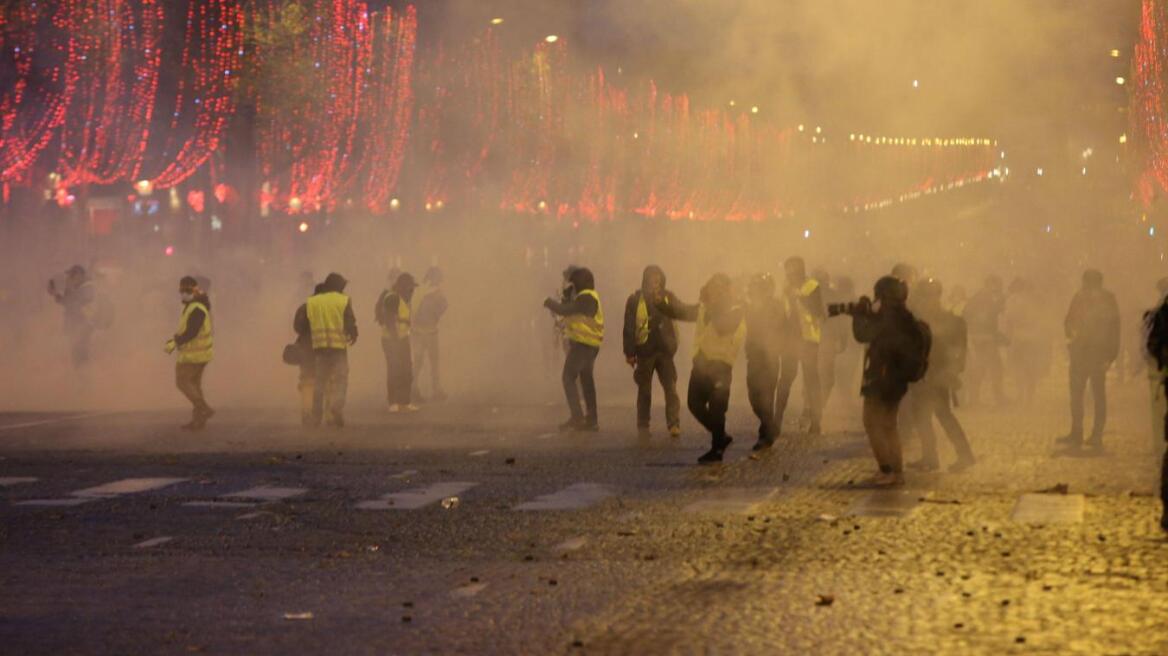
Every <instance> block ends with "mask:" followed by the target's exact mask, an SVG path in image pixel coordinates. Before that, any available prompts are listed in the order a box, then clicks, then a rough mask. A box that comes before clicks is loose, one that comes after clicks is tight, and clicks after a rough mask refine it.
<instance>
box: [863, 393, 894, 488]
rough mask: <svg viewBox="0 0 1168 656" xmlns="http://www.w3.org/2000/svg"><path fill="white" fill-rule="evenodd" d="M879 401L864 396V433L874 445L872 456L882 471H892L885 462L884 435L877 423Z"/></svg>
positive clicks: (871, 444)
mask: <svg viewBox="0 0 1168 656" xmlns="http://www.w3.org/2000/svg"><path fill="white" fill-rule="evenodd" d="M878 405H879V402H878V401H877V400H876V399H874V398H872V397H870V396H865V397H864V411H863V422H864V433H865V434H866V435H867V436H868V445H869V446H871V447H872V457H873V458H874V459H875V460H876V466H877V467H879V468H880V471H881V472H886V471H891V470H889V469H887V465H886V464H885V463H886V461H887V456H886V455H885V453H884V442H883V435H881V433H880V429H879V426H878V423H877V414H878V412H879V409H878Z"/></svg>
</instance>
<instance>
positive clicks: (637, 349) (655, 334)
mask: <svg viewBox="0 0 1168 656" xmlns="http://www.w3.org/2000/svg"><path fill="white" fill-rule="evenodd" d="M650 275H658V276H660V277H661V288H662V289H663V290H664V291H663V293H662V297H661V299H660V300H661V302H662V303H665V304H667V305H670V304H680V301H678V300H677V297H676V296H674V295H673V292H671V291H669V290H666V289H665V272H664V271H662V270H661V269H660V268H658V267H655V266H650V267H646V269H645V273H644V275H643V276H642V278H641V289H638V290H637V291H635V292H633V293H632V294H629V299H628V300H627V301H625V324H624V351H625V357H626V358H631V357H633V356H634V355H639V356H643V357H647V356H652V355H668V356H669V357H673V355H674V354H676V353H677V329H676V328H674V326H673V319H672V318H670V317H669V316H668V315H666V314H664V313H662V312H661V310H659V309H657V303H656V302H654V301H653V300H651V299H646V302H645V307H646V309H648V311H649V340H648V341H647V342H645V343H644V344H637V306H638V305H640V303H641V299H642V298H645V288H646V287H648V283H649V276H650Z"/></svg>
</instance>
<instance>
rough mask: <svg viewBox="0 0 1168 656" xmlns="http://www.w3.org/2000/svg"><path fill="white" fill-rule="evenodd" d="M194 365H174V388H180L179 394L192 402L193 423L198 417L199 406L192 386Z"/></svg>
mask: <svg viewBox="0 0 1168 656" xmlns="http://www.w3.org/2000/svg"><path fill="white" fill-rule="evenodd" d="M191 367H192V365H189V364H183V363H179V364H176V365H174V386H175V387H177V388H178V391H179V392H182V395H183V396H185V397H186V399H187V400H188V401H190V402H191V415H192V421H193V420H194V418H196V417H197V416H198V411H199V405H198V401H197V399H198V395H197V394H196V393H195V391H194V389H193V387H194V386H193V384H192V375H193V371H192V369H191Z"/></svg>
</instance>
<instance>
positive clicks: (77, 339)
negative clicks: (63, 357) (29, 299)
mask: <svg viewBox="0 0 1168 656" xmlns="http://www.w3.org/2000/svg"><path fill="white" fill-rule="evenodd" d="M49 295H50V296H52V297H53V300H54V301H56V302H57V303H58V304H60V305H61V306H62V307H63V308H65V334H66V335H68V337H69V352H70V356H71V357H72V359H73V366H74V367H82V366H84V365H86V364H88V363H89V345H90V341H91V339H92V337H93V332H94V330H95V328H96V314H97V293H96V291H95V288H94V285H93V281H92V280H90V278H89V274H88V273H86V271H85V268H84V267H82V266H80V265H73V266H71V267H69V270H68V271H66V272H65V288H64V289H60V290H59V289H57V283H56V282H54V281H52V280H50V281H49Z"/></svg>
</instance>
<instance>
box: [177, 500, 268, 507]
mask: <svg viewBox="0 0 1168 656" xmlns="http://www.w3.org/2000/svg"><path fill="white" fill-rule="evenodd" d="M258 505H260V504H259V502H258V501H188V502H186V503H184V504H183V507H185V508H255V507H256V506H258Z"/></svg>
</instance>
